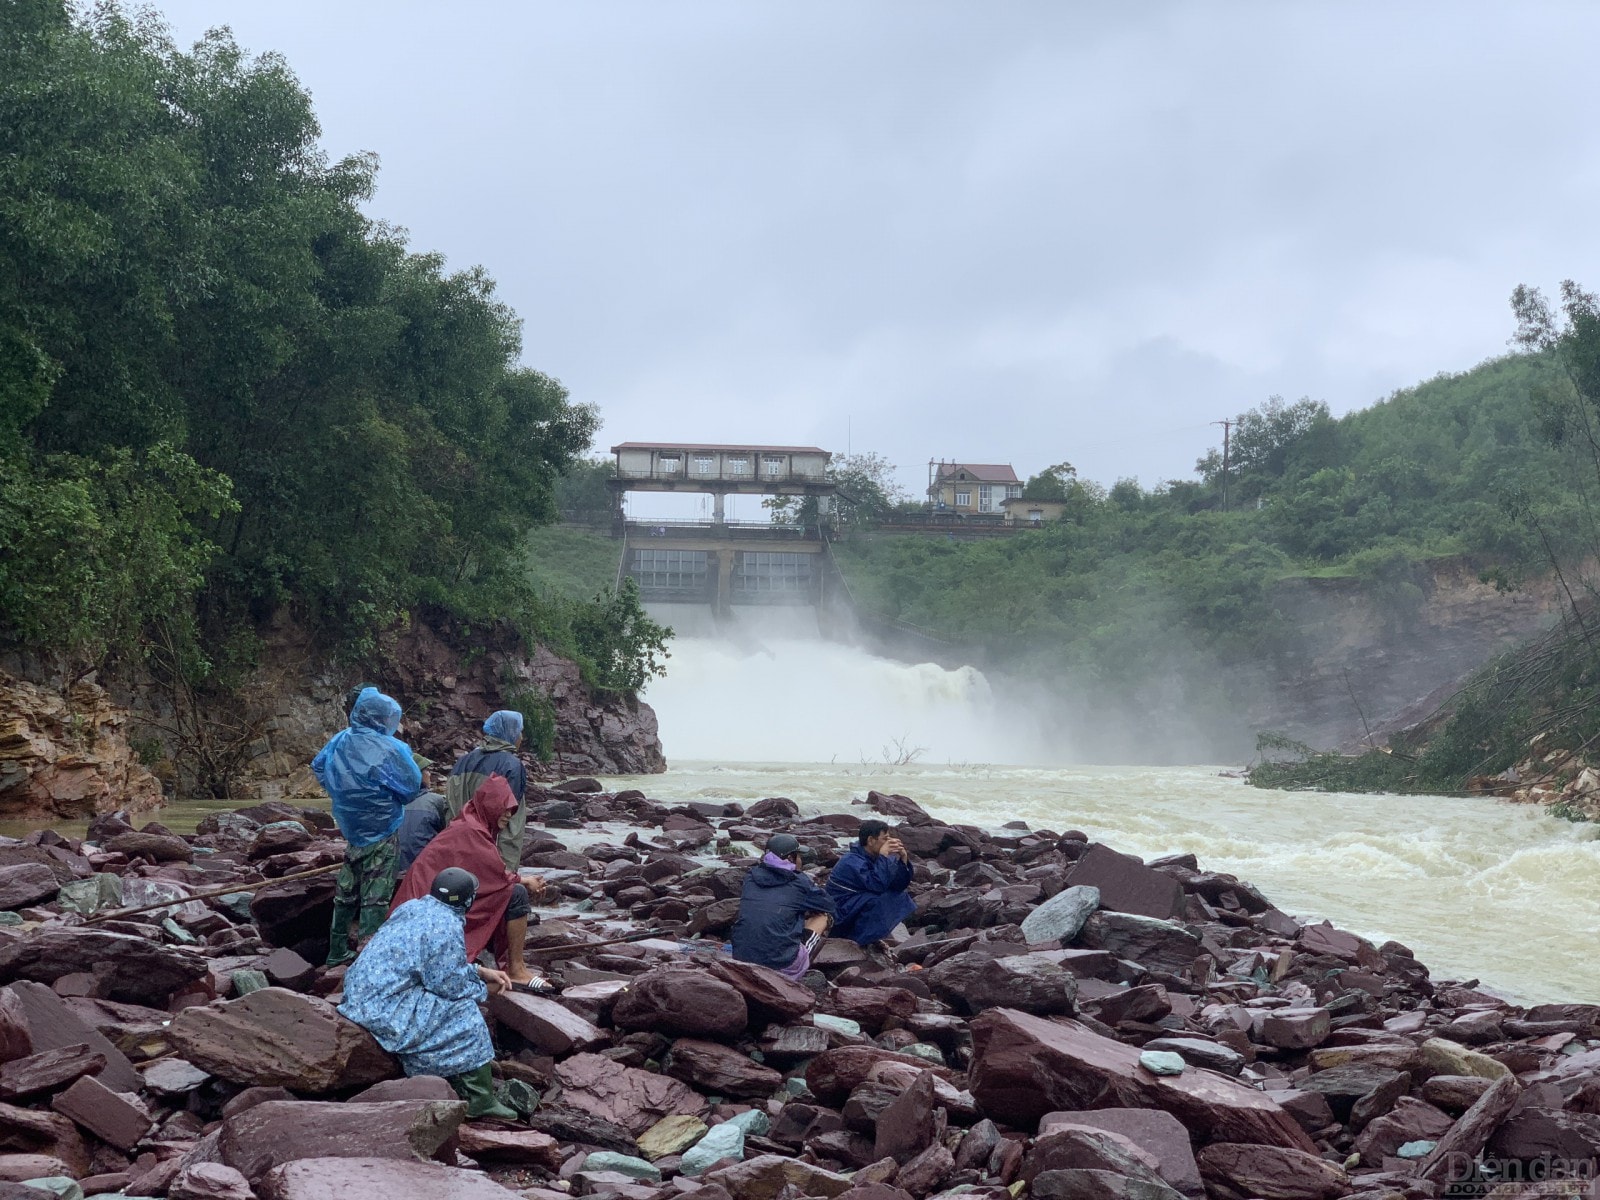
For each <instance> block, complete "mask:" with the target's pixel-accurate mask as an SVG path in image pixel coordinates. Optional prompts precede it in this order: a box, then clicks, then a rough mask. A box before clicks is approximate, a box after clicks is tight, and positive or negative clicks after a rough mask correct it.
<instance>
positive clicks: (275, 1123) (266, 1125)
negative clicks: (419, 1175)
mask: <svg viewBox="0 0 1600 1200" xmlns="http://www.w3.org/2000/svg"><path fill="white" fill-rule="evenodd" d="M466 1115H467V1106H466V1105H465V1104H464V1103H462V1102H461V1101H459V1100H453V1101H446V1100H390V1101H385V1102H383V1103H379V1104H359V1103H355V1102H351V1103H346V1104H331V1103H327V1102H324V1101H317V1100H273V1101H268V1102H267V1103H265V1104H257V1105H256V1106H255V1107H253V1108H249V1109H246V1110H245V1111H244V1112H242V1113H236V1114H234V1115H233V1116H230V1117H228V1118H227V1119H226V1120H224V1121H223V1123H222V1136H221V1137H220V1138H219V1139H218V1141H217V1150H218V1153H219V1155H220V1157H221V1158H222V1161H223V1162H225V1163H226V1164H227V1165H228V1166H230V1167H234V1168H236V1169H237V1170H238V1171H240V1172H241V1173H242V1174H243V1175H244V1176H245V1178H246V1179H249V1180H251V1181H252V1182H254V1181H255V1180H258V1179H260V1178H261V1177H262V1176H263V1175H265V1174H266V1173H267V1172H268V1171H270V1170H272V1169H273V1168H274V1167H277V1166H281V1165H283V1164H284V1163H287V1162H293V1161H294V1160H296V1159H302V1158H399V1159H409V1160H412V1161H415V1162H426V1161H427V1160H429V1159H431V1158H432V1157H433V1156H434V1155H435V1154H437V1153H438V1152H439V1151H440V1149H441V1148H442V1147H443V1146H444V1144H445V1143H446V1142H448V1141H449V1140H450V1139H451V1138H452V1137H453V1136H455V1133H456V1130H457V1129H458V1128H460V1126H461V1122H462V1121H464V1120H465V1119H466Z"/></svg>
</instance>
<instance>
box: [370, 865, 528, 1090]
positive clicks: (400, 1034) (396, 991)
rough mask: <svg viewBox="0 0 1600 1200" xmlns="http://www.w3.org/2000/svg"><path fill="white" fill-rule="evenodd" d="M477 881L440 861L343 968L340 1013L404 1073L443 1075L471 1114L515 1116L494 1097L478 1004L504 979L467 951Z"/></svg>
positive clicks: (490, 1055)
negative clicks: (418, 892)
mask: <svg viewBox="0 0 1600 1200" xmlns="http://www.w3.org/2000/svg"><path fill="white" fill-rule="evenodd" d="M477 890H478V881H477V880H476V879H475V878H474V877H473V875H472V874H471V872H469V871H464V870H462V869H461V868H460V867H447V868H446V869H445V870H443V871H440V872H439V873H438V875H437V876H436V877H435V878H434V879H433V880H432V881H431V886H430V887H429V889H428V892H427V894H425V895H423V896H420V897H418V898H417V899H415V900H408V901H406V903H404V904H402V905H400V907H399V908H397V909H395V911H394V915H393V916H391V917H390V918H389V919H388V920H387V921H385V922H384V924H383V928H381V929H380V930H378V932H377V933H376V934H374V935H373V938H372V940H371V941H370V942H368V943H367V945H366V947H365V948H364V949H363V950H362V951H361V957H360V958H358V959H356V961H355V965H354V966H352V967H351V968H350V969H349V971H347V972H346V973H345V977H344V1003H342V1004H341V1005H339V1012H340V1014H342V1015H343V1016H345V1017H347V1018H348V1019H349V1020H352V1021H354V1022H355V1023H356V1024H357V1025H360V1026H361V1027H362V1028H363V1029H365V1030H366V1031H367V1032H368V1033H370V1034H372V1036H373V1037H374V1038H375V1039H377V1042H378V1044H379V1045H380V1046H382V1047H383V1048H384V1049H385V1050H387V1051H388V1052H389V1053H390V1054H393V1055H394V1056H395V1057H396V1058H397V1059H399V1060H400V1066H401V1069H402V1070H404V1071H405V1073H406V1074H407V1075H442V1076H443V1077H444V1078H446V1079H448V1080H449V1081H450V1082H451V1084H452V1085H453V1086H454V1087H455V1089H456V1091H457V1092H458V1093H459V1094H460V1095H461V1096H462V1097H463V1098H464V1099H465V1100H466V1101H467V1115H468V1116H469V1117H493V1118H496V1119H498V1120H503V1121H510V1120H515V1119H516V1117H517V1114H516V1112H515V1111H514V1110H512V1109H510V1108H507V1107H506V1106H504V1105H502V1104H499V1103H497V1102H496V1101H495V1098H494V1091H493V1085H492V1083H491V1079H490V1064H491V1063H492V1062H493V1061H494V1043H493V1042H492V1041H490V1039H489V1027H488V1025H487V1024H486V1023H485V1022H484V1019H483V1014H482V1013H481V1012H480V1011H479V1010H478V1005H479V1003H480V1002H482V1001H484V1000H487V999H488V998H489V995H490V993H491V992H493V993H500V992H503V991H506V990H507V989H509V988H510V986H511V981H510V980H509V979H507V978H506V976H505V975H504V973H502V972H500V971H496V970H493V969H491V968H488V967H474V966H472V965H471V963H470V962H469V961H468V959H467V947H466V936H465V935H466V922H467V918H468V914H469V913H470V911H471V909H472V907H473V901H474V896H475V893H476V892H477Z"/></svg>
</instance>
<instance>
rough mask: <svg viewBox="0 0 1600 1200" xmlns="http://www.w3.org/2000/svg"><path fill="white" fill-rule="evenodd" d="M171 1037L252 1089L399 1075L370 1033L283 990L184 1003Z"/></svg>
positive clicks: (197, 1059)
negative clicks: (196, 1004) (187, 1004)
mask: <svg viewBox="0 0 1600 1200" xmlns="http://www.w3.org/2000/svg"><path fill="white" fill-rule="evenodd" d="M170 1035H171V1038H172V1044H173V1046H174V1047H175V1048H176V1049H177V1050H178V1052H179V1053H180V1054H181V1055H182V1056H183V1058H184V1059H185V1060H187V1061H188V1062H191V1063H193V1064H194V1065H195V1066H197V1067H199V1068H200V1069H201V1070H204V1071H210V1072H211V1073H212V1074H213V1075H216V1076H218V1077H219V1078H222V1079H226V1080H228V1081H229V1082H231V1083H242V1084H247V1085H250V1086H253V1087H286V1088H290V1089H292V1090H294V1091H296V1092H304V1093H310V1094H319V1093H322V1092H331V1091H337V1090H340V1089H343V1088H358V1087H366V1086H367V1085H368V1084H373V1083H376V1082H378V1080H380V1079H392V1078H394V1077H395V1076H396V1075H399V1074H400V1067H399V1064H397V1063H396V1062H395V1061H394V1059H393V1058H391V1057H390V1056H389V1055H388V1054H386V1053H385V1052H384V1050H383V1048H382V1047H381V1046H379V1045H378V1043H377V1042H375V1041H374V1040H373V1039H372V1035H371V1034H370V1033H368V1032H367V1031H366V1030H365V1029H362V1028H361V1026H359V1025H357V1024H355V1023H354V1022H351V1021H347V1020H345V1019H344V1018H343V1017H341V1016H340V1015H339V1014H338V1012H337V1011H335V1009H334V1007H333V1005H331V1004H329V1003H328V1002H327V1001H326V1000H321V999H318V998H317V997H315V996H302V995H300V994H299V993H298V992H290V991H286V990H284V989H283V988H262V989H261V990H260V991H256V992H251V993H250V994H249V995H248V996H244V997H241V998H240V999H238V1000H218V1001H215V1002H213V1003H211V1004H207V1005H203V1006H194V1007H191V1008H186V1009H184V1010H183V1011H182V1012H180V1013H179V1014H178V1015H177V1016H176V1017H175V1018H173V1021H172V1028H171V1030H170Z"/></svg>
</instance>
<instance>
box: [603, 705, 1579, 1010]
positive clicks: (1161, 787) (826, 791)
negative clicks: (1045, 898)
mask: <svg viewBox="0 0 1600 1200" xmlns="http://www.w3.org/2000/svg"><path fill="white" fill-rule="evenodd" d="M673 720H674V716H673V714H672V713H671V712H670V711H669V712H668V713H666V714H665V715H664V717H663V723H664V724H665V725H666V729H667V733H668V735H669V736H670V735H671V732H672V721H673ZM625 782H626V783H627V785H628V786H636V787H640V788H642V789H644V790H645V791H646V792H647V793H648V794H649V795H650V796H652V797H655V798H658V799H661V800H668V801H672V800H689V799H731V800H738V801H741V802H745V803H748V802H749V801H752V800H758V799H761V798H762V797H765V796H788V797H790V798H791V799H793V800H795V801H796V802H797V803H799V804H800V805H801V806H802V808H803V809H804V810H806V811H809V812H824V811H833V812H837V811H841V810H846V809H848V806H849V805H850V804H851V802H852V801H853V800H860V799H864V798H865V796H866V793H867V790H868V789H869V788H877V789H878V790H880V791H893V792H901V793H903V794H905V795H908V796H911V797H912V798H913V799H915V800H917V801H918V802H919V803H921V804H922V805H923V806H924V807H925V808H927V809H928V810H929V811H931V812H933V813H935V814H936V815H938V816H939V817H941V818H943V819H944V820H948V821H957V822H963V823H968V824H974V825H980V826H984V827H987V828H997V827H998V826H1000V825H1003V824H1004V823H1005V822H1007V821H1013V820H1018V819H1021V820H1025V821H1027V822H1029V823H1030V824H1031V825H1032V826H1033V827H1034V828H1036V829H1037V828H1050V829H1053V830H1055V831H1057V832H1062V831H1065V830H1067V829H1069V828H1076V829H1081V830H1083V831H1085V832H1086V833H1088V834H1089V835H1090V836H1091V837H1094V838H1096V839H1099V840H1102V841H1105V842H1106V843H1107V844H1109V845H1111V846H1113V847H1115V848H1117V849H1119V850H1125V851H1127V852H1129V853H1133V854H1138V855H1141V856H1143V857H1147V858H1148V857H1154V856H1156V855H1161V854H1171V853H1179V852H1183V851H1191V852H1193V853H1194V854H1196V855H1197V856H1198V857H1199V859H1200V863H1201V865H1202V866H1203V867H1206V868H1208V869H1211V870H1220V871H1228V872H1231V873H1233V874H1236V875H1238V876H1239V877H1240V878H1241V879H1245V880H1248V881H1249V882H1251V883H1253V884H1255V885H1256V886H1257V887H1259V888H1261V889H1262V890H1263V891H1264V892H1265V893H1266V894H1267V896H1268V897H1269V898H1271V899H1272V900H1273V901H1274V902H1275V903H1276V904H1278V905H1279V907H1281V908H1283V909H1284V910H1286V911H1288V912H1292V913H1296V914H1298V915H1301V916H1308V917H1315V918H1323V917H1326V918H1328V919H1329V920H1332V921H1333V922H1334V923H1335V924H1336V925H1339V926H1341V927H1342V928H1346V929H1350V930H1353V931H1355V932H1357V933H1361V934H1364V935H1366V936H1367V937H1370V938H1372V939H1374V940H1375V941H1378V942H1381V941H1383V940H1385V939H1388V938H1393V939H1395V940H1397V941H1400V942H1404V943H1405V944H1406V945H1408V946H1410V947H1411V948H1412V950H1414V951H1415V952H1416V954H1417V956H1418V958H1420V959H1421V960H1422V961H1423V962H1425V963H1427V964H1428V966H1429V967H1430V968H1432V970H1433V973H1434V976H1435V978H1452V979H1468V978H1481V979H1482V981H1483V983H1484V985H1485V986H1487V987H1490V988H1492V989H1494V990H1495V991H1498V992H1500V993H1502V994H1504V995H1506V996H1509V997H1512V998H1515V999H1519V1000H1524V1001H1529V1002H1532V1001H1542V1000H1583V1001H1590V1002H1595V1001H1600V955H1596V954H1595V953H1594V952H1593V948H1594V946H1595V945H1596V939H1597V937H1600V893H1597V892H1596V889H1595V887H1594V880H1595V878H1596V877H1597V874H1600V840H1596V837H1597V833H1600V831H1597V830H1596V829H1595V827H1594V826H1590V825H1574V824H1572V823H1570V822H1567V821H1561V820H1557V819H1556V818H1553V817H1549V816H1546V815H1545V814H1544V813H1543V811H1542V810H1540V809H1538V808H1536V807H1529V806H1518V805H1509V804H1504V803H1501V802H1498V801H1495V800H1490V799H1486V798H1469V799H1448V798H1444V797H1436V796H1361V795H1329V794H1322V793H1310V792H1293V793H1289V792H1272V791H1263V790H1261V789H1258V788H1253V787H1250V786H1248V785H1246V784H1244V783H1241V782H1240V781H1239V780H1237V779H1231V778H1224V777H1222V776H1220V775H1219V774H1218V771H1217V768H1215V767H1210V768H1206V767H1192V768H1154V767H1127V768H1103V767H1073V768H1061V769H1043V768H1026V767H967V768H961V769H950V768H937V767H931V766H927V767H925V766H911V767H899V768H891V767H886V766H883V765H878V766H875V767H871V766H869V767H862V766H844V765H824V764H816V765H800V764H760V763H686V762H679V763H675V764H674V765H673V767H672V769H671V770H669V771H668V772H667V773H666V774H665V775H656V776H646V777H643V778H639V779H634V780H628V781H625ZM618 786H623V781H619V782H618ZM857 812H860V810H859V809H858V810H857Z"/></svg>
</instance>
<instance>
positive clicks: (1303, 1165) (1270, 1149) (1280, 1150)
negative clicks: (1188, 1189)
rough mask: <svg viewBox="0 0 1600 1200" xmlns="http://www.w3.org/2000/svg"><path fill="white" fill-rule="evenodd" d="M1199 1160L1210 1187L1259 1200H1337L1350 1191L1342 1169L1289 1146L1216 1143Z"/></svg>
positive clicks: (1206, 1149) (1201, 1153)
mask: <svg viewBox="0 0 1600 1200" xmlns="http://www.w3.org/2000/svg"><path fill="white" fill-rule="evenodd" d="M1196 1161H1197V1162H1198V1163H1199V1164H1200V1175H1201V1177H1202V1178H1203V1179H1204V1180H1205V1181H1206V1183H1207V1184H1208V1185H1210V1186H1211V1187H1213V1188H1217V1187H1219V1186H1220V1187H1226V1188H1231V1189H1232V1190H1233V1192H1234V1193H1236V1194H1237V1195H1240V1196H1254V1197H1257V1198H1258V1200H1334V1198H1335V1197H1338V1196H1344V1195H1347V1194H1348V1193H1349V1191H1350V1180H1349V1177H1348V1176H1347V1175H1345V1173H1344V1171H1343V1170H1341V1169H1340V1168H1339V1167H1337V1166H1335V1165H1334V1164H1333V1163H1331V1162H1327V1161H1325V1160H1324V1159H1321V1158H1318V1157H1317V1156H1316V1155H1315V1154H1312V1153H1309V1152H1307V1151H1304V1150H1293V1149H1290V1148H1288V1147H1286V1146H1258V1145H1240V1144H1238V1143H1234V1142H1213V1143H1212V1144H1211V1145H1209V1146H1207V1147H1205V1148H1204V1149H1203V1150H1201V1151H1200V1153H1199V1155H1198V1156H1197V1157H1196Z"/></svg>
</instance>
